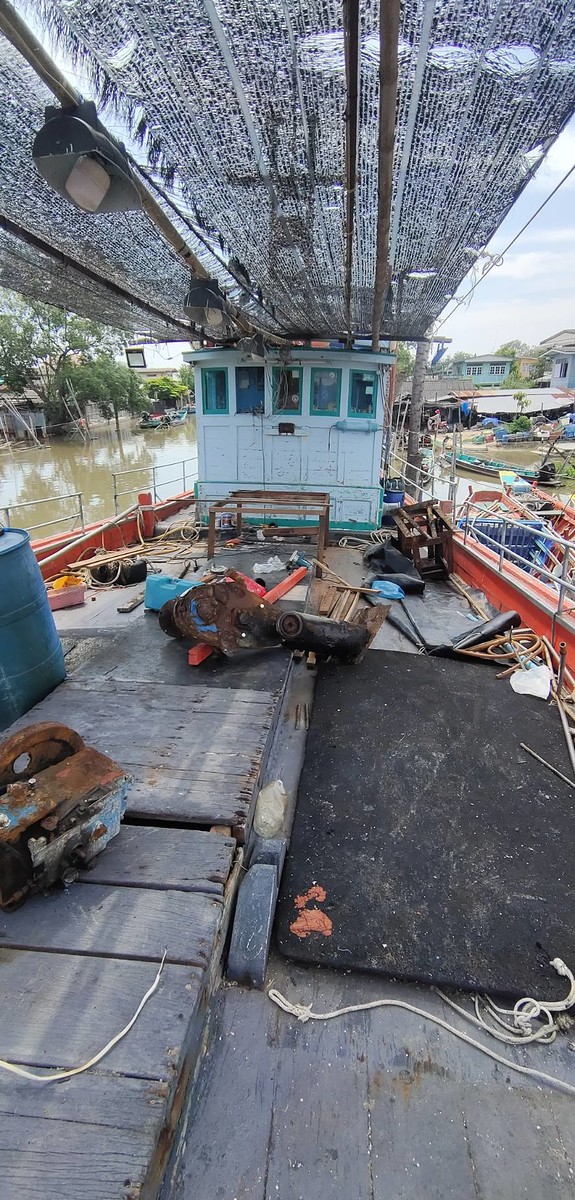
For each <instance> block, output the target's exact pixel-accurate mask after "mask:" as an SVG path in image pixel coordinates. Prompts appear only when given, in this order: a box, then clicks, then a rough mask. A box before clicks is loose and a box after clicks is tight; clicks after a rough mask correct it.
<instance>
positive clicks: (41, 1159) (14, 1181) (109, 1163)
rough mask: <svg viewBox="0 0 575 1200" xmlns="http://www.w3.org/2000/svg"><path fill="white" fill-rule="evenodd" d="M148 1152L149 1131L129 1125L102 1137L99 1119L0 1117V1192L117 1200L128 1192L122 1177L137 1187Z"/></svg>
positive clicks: (58, 1199) (59, 1199) (42, 1198)
mask: <svg viewBox="0 0 575 1200" xmlns="http://www.w3.org/2000/svg"><path fill="white" fill-rule="evenodd" d="M153 1153H154V1137H153V1135H147V1136H143V1135H142V1134H141V1133H140V1132H134V1131H133V1130H127V1129H122V1128H116V1129H114V1130H113V1131H110V1132H109V1134H108V1135H107V1137H106V1138H105V1139H104V1138H103V1135H102V1129H101V1127H100V1126H99V1125H81V1126H73V1125H71V1124H70V1121H69V1120H68V1121H57V1120H38V1119H36V1118H35V1119H33V1120H30V1119H29V1118H26V1117H21V1116H15V1117H11V1116H7V1117H3V1118H2V1129H1V1132H0V1173H1V1174H0V1198H1V1200H15V1197H19V1198H24V1197H25V1198H26V1200H78V1198H79V1197H80V1196H81V1197H82V1200H120V1198H121V1197H124V1198H125V1197H127V1196H129V1195H130V1192H131V1187H130V1186H128V1180H129V1183H130V1185H131V1184H132V1181H133V1182H134V1183H135V1184H136V1186H138V1187H139V1184H140V1182H141V1181H142V1180H143V1179H144V1176H145V1175H146V1172H147V1167H148V1162H149V1159H150V1158H151V1156H152V1155H153ZM131 1194H132V1196H133V1197H135V1196H136V1195H137V1196H138V1197H140V1196H141V1192H140V1191H139V1190H138V1191H136V1190H134V1191H132V1192H131Z"/></svg>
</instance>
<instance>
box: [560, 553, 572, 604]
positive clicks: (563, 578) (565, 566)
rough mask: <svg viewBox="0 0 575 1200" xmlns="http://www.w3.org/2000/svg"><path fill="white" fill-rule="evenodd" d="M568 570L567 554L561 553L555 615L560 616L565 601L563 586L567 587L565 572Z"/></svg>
mask: <svg viewBox="0 0 575 1200" xmlns="http://www.w3.org/2000/svg"><path fill="white" fill-rule="evenodd" d="M568 571H569V554H568V553H567V554H564V555H563V563H562V566H561V583H560V584H559V602H558V604H557V615H558V616H561V613H562V612H563V604H564V602H565V588H566V587H568V586H569V585H568V583H567V574H568Z"/></svg>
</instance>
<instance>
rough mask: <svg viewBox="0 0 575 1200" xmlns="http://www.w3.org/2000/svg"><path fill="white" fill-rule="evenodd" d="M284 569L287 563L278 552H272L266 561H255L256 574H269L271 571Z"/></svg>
mask: <svg viewBox="0 0 575 1200" xmlns="http://www.w3.org/2000/svg"><path fill="white" fill-rule="evenodd" d="M283 570H285V563H283V562H282V560H281V558H278V556H277V554H270V557H269V558H268V559H267V561H266V562H261V563H254V574H256V575H269V574H270V572H271V571H283Z"/></svg>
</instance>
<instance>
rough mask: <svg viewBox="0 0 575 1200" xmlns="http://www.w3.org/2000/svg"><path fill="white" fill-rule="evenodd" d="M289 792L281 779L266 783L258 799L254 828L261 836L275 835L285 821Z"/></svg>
mask: <svg viewBox="0 0 575 1200" xmlns="http://www.w3.org/2000/svg"><path fill="white" fill-rule="evenodd" d="M286 805H287V792H286V790H285V787H284V785H283V783H282V781H281V779H274V780H273V782H272V783H266V786H265V787H263V788H262V790H261V792H260V793H259V796H258V798H257V801H256V811H255V814H254V829H255V831H256V833H257V834H259V836H260V837H268V838H269V837H275V836H276V834H278V833H279V832H280V829H281V828H282V825H283V822H284V816H285V811H286Z"/></svg>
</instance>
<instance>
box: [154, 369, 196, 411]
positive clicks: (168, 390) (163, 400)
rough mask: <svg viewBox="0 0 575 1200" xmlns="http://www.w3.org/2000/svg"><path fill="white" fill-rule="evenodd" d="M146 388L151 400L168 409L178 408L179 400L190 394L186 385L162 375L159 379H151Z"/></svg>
mask: <svg viewBox="0 0 575 1200" xmlns="http://www.w3.org/2000/svg"><path fill="white" fill-rule="evenodd" d="M144 387H145V389H146V394H147V395H148V396H149V398H150V400H156V401H159V403H160V404H164V405H166V406H167V407H168V408H176V406H177V402H178V400H180V399H181V397H182V396H185V395H187V392H188V388H187V386H186V384H185V383H181V382H180V381H179V380H177V379H171V378H170V377H169V376H168V375H160V376H159V377H158V379H149V380H148V381H147V382H146V383H145V384H144Z"/></svg>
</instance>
